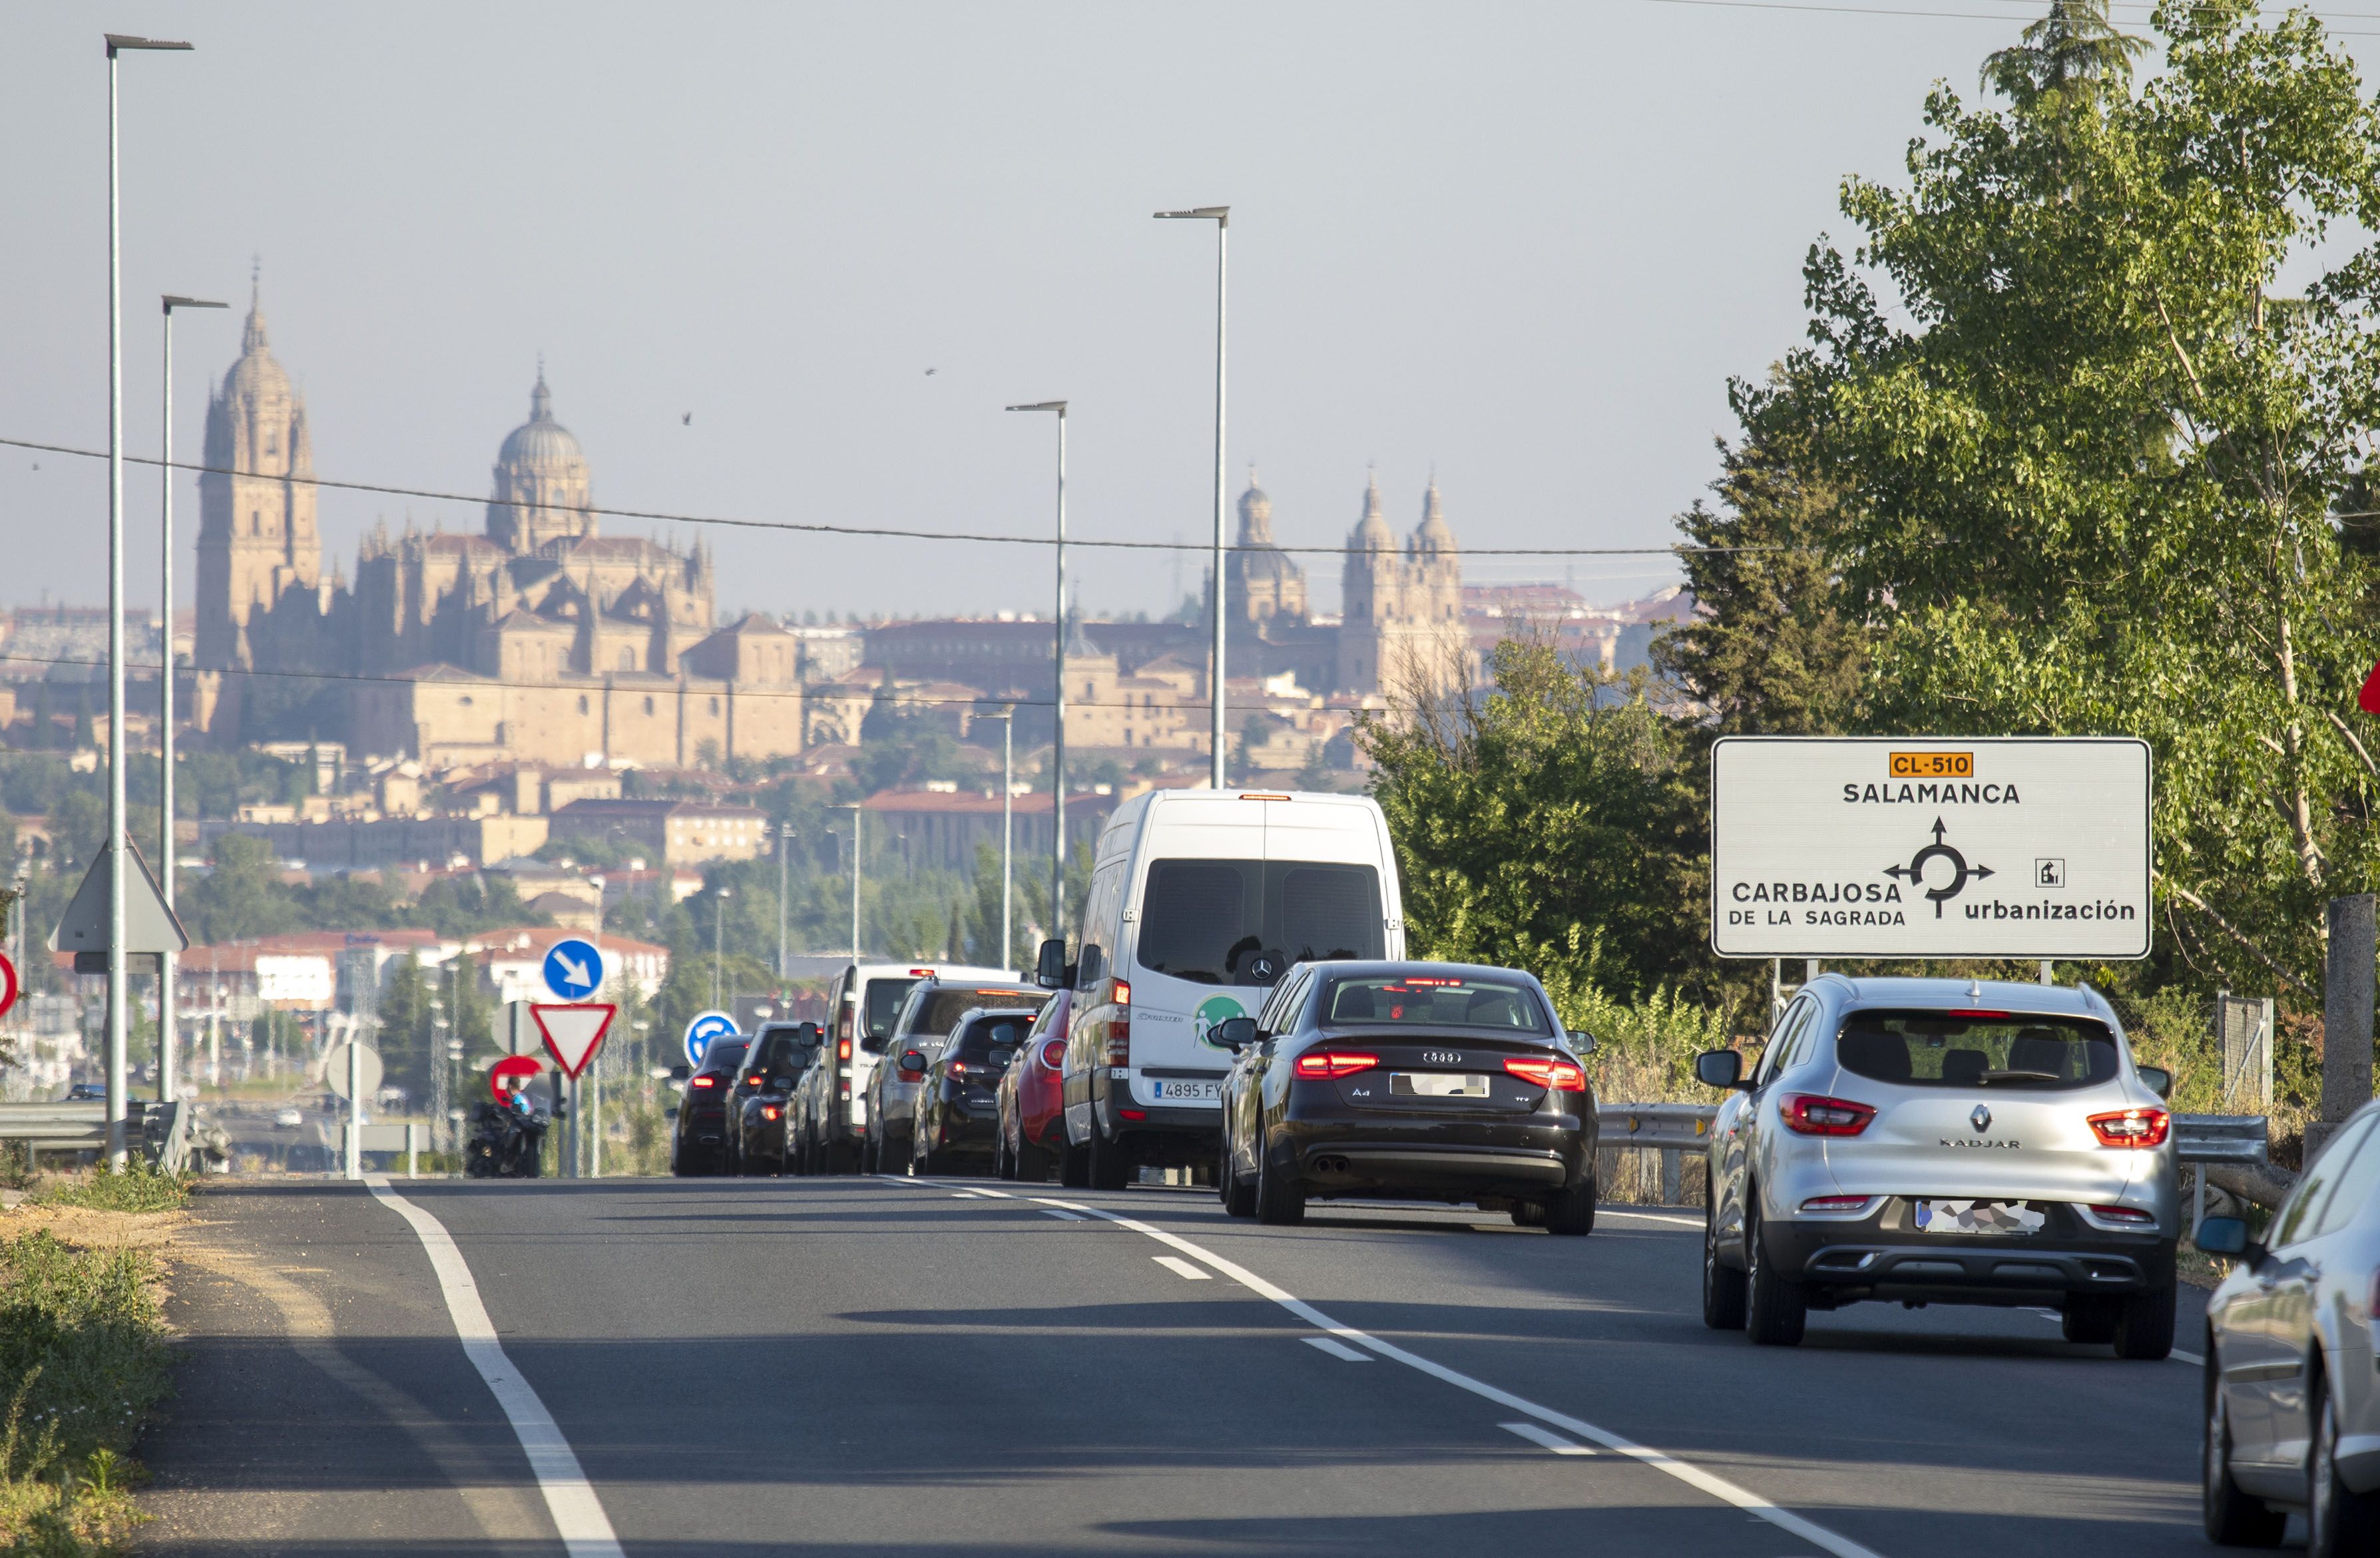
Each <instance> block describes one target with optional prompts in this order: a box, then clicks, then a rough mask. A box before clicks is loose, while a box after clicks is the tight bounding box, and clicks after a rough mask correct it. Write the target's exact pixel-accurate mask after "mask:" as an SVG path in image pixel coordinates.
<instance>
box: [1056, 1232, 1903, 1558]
mask: <svg viewBox="0 0 2380 1558" xmlns="http://www.w3.org/2000/svg"><path fill="white" fill-rule="evenodd" d="M1033 1199H1034V1200H1036V1201H1039V1202H1043V1203H1044V1204H1045V1205H1047V1204H1055V1203H1053V1202H1049V1201H1048V1200H1047V1198H1045V1197H1040V1196H1036V1197H1034V1198H1033ZM1067 1204H1069V1205H1072V1204H1074V1203H1072V1202H1069V1203H1067ZM1085 1210H1086V1211H1087V1212H1088V1213H1089V1214H1091V1215H1092V1216H1094V1217H1097V1218H1099V1219H1100V1220H1101V1221H1103V1222H1109V1223H1113V1224H1115V1225H1117V1226H1119V1227H1124V1228H1129V1229H1131V1230H1132V1231H1133V1232H1134V1233H1136V1234H1141V1235H1144V1236H1146V1237H1147V1238H1153V1239H1155V1240H1157V1241H1158V1242H1159V1243H1160V1244H1164V1245H1170V1246H1172V1248H1173V1249H1175V1250H1181V1251H1182V1252H1183V1253H1184V1254H1185V1255H1193V1256H1196V1258H1197V1259H1199V1260H1201V1261H1204V1262H1206V1263H1207V1264H1208V1265H1210V1266H1212V1267H1214V1268H1215V1269H1216V1270H1217V1271H1219V1272H1220V1273H1222V1274H1224V1275H1225V1276H1228V1277H1230V1278H1231V1279H1232V1280H1233V1281H1234V1282H1236V1283H1238V1284H1239V1285H1240V1286H1243V1287H1245V1288H1247V1289H1248V1290H1249V1291H1250V1292H1252V1293H1255V1294H1257V1295H1258V1296H1259V1297H1261V1298H1269V1299H1271V1300H1272V1301H1273V1302H1274V1303H1276V1304H1279V1305H1280V1306H1281V1308H1282V1309H1285V1310H1288V1311H1289V1312H1290V1313H1292V1314H1293V1315H1295V1316H1297V1318H1298V1319H1300V1320H1302V1321H1304V1322H1305V1323H1307V1324H1308V1325H1311V1326H1313V1327H1314V1328H1315V1329H1316V1330H1318V1331H1321V1332H1325V1333H1327V1334H1329V1335H1333V1336H1336V1337H1338V1338H1339V1339H1340V1340H1341V1341H1342V1342H1345V1343H1348V1344H1349V1345H1351V1346H1361V1347H1367V1348H1369V1349H1370V1350H1371V1351H1373V1352H1376V1353H1378V1355H1379V1356H1381V1357H1382V1358H1386V1359H1393V1360H1395V1361H1396V1362H1399V1363H1402V1364H1403V1365H1404V1366H1405V1367H1407V1368H1408V1369H1415V1370H1418V1371H1421V1372H1422V1373H1425V1374H1427V1375H1429V1376H1430V1377H1431V1378H1432V1379H1436V1380H1441V1381H1443V1382H1445V1383H1448V1384H1451V1385H1452V1386H1454V1387H1455V1388H1456V1389H1457V1390H1465V1391H1469V1392H1470V1393H1471V1394H1472V1395H1476V1396H1480V1397H1482V1398H1484V1399H1486V1400H1488V1401H1492V1402H1494V1403H1496V1404H1497V1405H1498V1406H1500V1407H1511V1408H1512V1410H1513V1411H1516V1412H1520V1413H1523V1414H1524V1415H1525V1416H1528V1417H1531V1418H1535V1419H1536V1420H1537V1421H1539V1422H1541V1423H1546V1424H1549V1425H1550V1426H1552V1427H1554V1428H1558V1429H1560V1430H1562V1431H1564V1432H1566V1433H1574V1434H1576V1435H1578V1436H1579V1437H1580V1438H1582V1439H1592V1440H1594V1441H1595V1442H1596V1443H1598V1444H1600V1445H1602V1446H1603V1447H1604V1448H1606V1449H1608V1450H1615V1451H1617V1452H1619V1453H1620V1454H1621V1455H1627V1456H1629V1457H1631V1458H1632V1459H1634V1460H1637V1461H1641V1462H1643V1463H1644V1464H1645V1465H1646V1466H1649V1467H1653V1468H1654V1469H1655V1470H1656V1471H1660V1472H1665V1473H1667V1474H1668V1475H1670V1476H1671V1477H1674V1478H1676V1479H1678V1480H1679V1481H1681V1482H1683V1483H1685V1484H1686V1485H1687V1486H1688V1487H1690V1488H1695V1489H1699V1490H1700V1491H1702V1492H1706V1493H1708V1494H1709V1495H1711V1497H1713V1498H1715V1499H1718V1500H1720V1501H1722V1502H1724V1503H1727V1504H1733V1505H1735V1507H1736V1508H1738V1509H1741V1510H1743V1512H1744V1513H1745V1514H1747V1515H1751V1516H1755V1517H1756V1518H1758V1519H1762V1520H1766V1521H1767V1522H1768V1523H1769V1524H1770V1525H1772V1526H1775V1527H1777V1528H1779V1529H1780V1530H1784V1531H1789V1532H1791V1534H1792V1535H1794V1536H1797V1537H1799V1538H1801V1539H1802V1540H1803V1541H1806V1542H1808V1543H1809V1544H1810V1545H1811V1546H1813V1547H1815V1548H1818V1549H1820V1550H1822V1551H1824V1552H1831V1553H1833V1554H1834V1555H1835V1558H1879V1555H1878V1554H1877V1553H1876V1551H1875V1550H1874V1549H1873V1548H1868V1547H1863V1546H1861V1545H1860V1544H1859V1543H1858V1542H1855V1541H1853V1540H1851V1538H1849V1537H1846V1536H1840V1535H1838V1534H1837V1533H1835V1532H1833V1531H1830V1530H1828V1528H1826V1527H1824V1526H1821V1525H1819V1524H1817V1523H1816V1522H1815V1521H1813V1520H1805V1519H1803V1517H1802V1516H1799V1515H1796V1514H1794V1513H1793V1512H1792V1511H1791V1510H1790V1509H1783V1508H1779V1506H1778V1505H1777V1504H1772V1503H1770V1502H1769V1501H1768V1500H1767V1499H1765V1498H1763V1497H1761V1496H1760V1495H1759V1494H1758V1493H1755V1492H1753V1491H1752V1490H1751V1489H1749V1488H1744V1487H1740V1486H1738V1485H1737V1484H1735V1483H1733V1482H1730V1481H1729V1480H1728V1479H1726V1478H1724V1477H1720V1476H1718V1475H1716V1474H1714V1473H1711V1472H1707V1471H1705V1470H1704V1469H1703V1468H1702V1467H1698V1466H1695V1465H1694V1464H1693V1463H1692V1462H1690V1461H1682V1460H1680V1459H1678V1458H1677V1457H1676V1456H1674V1455H1668V1454H1666V1453H1664V1452H1662V1451H1659V1450H1656V1449H1653V1448H1651V1447H1649V1446H1647V1445H1644V1444H1639V1443H1636V1442H1635V1441H1633V1440H1632V1439H1625V1438H1622V1437H1621V1435H1619V1434H1616V1433H1614V1432H1612V1431H1610V1430H1609V1429H1604V1428H1597V1427H1596V1426H1595V1424H1593V1423H1590V1422H1586V1421H1585V1420H1583V1419H1578V1418H1573V1417H1572V1416H1570V1415H1569V1414H1568V1413H1566V1412H1557V1411H1555V1410H1554V1409H1553V1408H1552V1407H1540V1406H1538V1405H1537V1404H1536V1402H1534V1401H1531V1400H1529V1399H1528V1398H1527V1397H1526V1396H1521V1395H1513V1394H1512V1392H1511V1391H1508V1390H1502V1389H1500V1388H1498V1387H1497V1386H1495V1385H1491V1384H1489V1383H1487V1382H1486V1381H1484V1380H1475V1379H1473V1378H1472V1377H1471V1376H1470V1375H1468V1374H1465V1373H1463V1372H1462V1371H1459V1370H1454V1369H1450V1368H1448V1367H1447V1366H1446V1365H1445V1364H1443V1363H1438V1362H1434V1361H1432V1360H1431V1359H1427V1358H1424V1357H1422V1356H1421V1355H1420V1354H1419V1353H1415V1352H1408V1351H1406V1350H1405V1349H1404V1348H1403V1347H1397V1346H1395V1345H1393V1344H1391V1343H1389V1342H1384V1341H1381V1340H1380V1339H1379V1338H1378V1337H1377V1336H1373V1335H1368V1334H1366V1333H1365V1332H1362V1331H1358V1330H1356V1329H1355V1328H1354V1326H1352V1325H1342V1324H1340V1323H1339V1322H1337V1321H1335V1320H1333V1319H1331V1318H1330V1316H1329V1315H1327V1314H1325V1313H1323V1312H1322V1311H1321V1310H1318V1309H1316V1308H1315V1307H1314V1306H1313V1305H1312V1304H1309V1303H1307V1302H1306V1301H1305V1300H1304V1299H1303V1298H1298V1297H1297V1296H1296V1295H1295V1294H1293V1293H1290V1292H1288V1291H1287V1290H1285V1289H1283V1288H1281V1287H1276V1286H1273V1285H1272V1284H1271V1283H1269V1282H1267V1281H1266V1280H1265V1279H1264V1278H1262V1277H1260V1276H1258V1275H1257V1274H1256V1273H1254V1272H1252V1271H1250V1270H1248V1269H1247V1268H1246V1267H1245V1266H1243V1265H1241V1264H1239V1263H1238V1262H1234V1261H1227V1260H1225V1259H1223V1257H1221V1256H1220V1255H1218V1254H1216V1253H1215V1252H1214V1251H1212V1250H1206V1249H1202V1248H1201V1247H1200V1246H1198V1245H1196V1244H1193V1243H1191V1242H1190V1241H1189V1240H1188V1239H1186V1238H1182V1237H1181V1236H1180V1235H1178V1234H1170V1233H1167V1232H1166V1231H1165V1230H1164V1229H1163V1228H1159V1227H1152V1226H1149V1225H1148V1224H1147V1223H1144V1222H1141V1221H1139V1220H1138V1219H1137V1218H1133V1217H1124V1216H1120V1215H1119V1214H1115V1213H1113V1212H1103V1211H1101V1210H1099V1208H1098V1207H1087V1208H1085Z"/></svg>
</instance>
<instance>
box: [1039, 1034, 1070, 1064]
mask: <svg viewBox="0 0 2380 1558" xmlns="http://www.w3.org/2000/svg"><path fill="white" fill-rule="evenodd" d="M1041 1064H1042V1065H1043V1066H1045V1067H1047V1068H1048V1069H1050V1070H1052V1071H1062V1070H1064V1069H1066V1041H1065V1040H1063V1039H1044V1040H1043V1041H1042V1042H1041Z"/></svg>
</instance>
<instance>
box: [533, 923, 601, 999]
mask: <svg viewBox="0 0 2380 1558" xmlns="http://www.w3.org/2000/svg"><path fill="white" fill-rule="evenodd" d="M602 986H603V950H602V948H600V947H597V946H596V945H595V944H594V943H593V942H591V941H589V940H587V939H586V938H585V937H583V936H571V937H568V938H567V939H565V940H562V941H557V942H555V943H554V944H553V947H551V948H548V949H547V951H546V954H545V987H546V988H547V989H549V990H551V991H553V993H554V995H555V996H556V997H557V998H559V999H562V1000H565V1001H584V1000H586V999H588V998H589V996H593V995H594V994H595V992H596V991H597V990H600V989H601V988H602Z"/></svg>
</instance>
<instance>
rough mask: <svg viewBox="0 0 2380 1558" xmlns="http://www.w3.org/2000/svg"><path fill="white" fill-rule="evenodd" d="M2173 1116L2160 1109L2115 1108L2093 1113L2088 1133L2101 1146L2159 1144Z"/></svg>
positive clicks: (2161, 1143)
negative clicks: (2115, 1109)
mask: <svg viewBox="0 0 2380 1558" xmlns="http://www.w3.org/2000/svg"><path fill="white" fill-rule="evenodd" d="M2172 1128H2173V1117H2172V1116H2171V1115H2168V1114H2167V1113H2166V1112H2165V1111H2164V1110H2163V1109H2118V1110H2117V1111H2115V1112H2114V1113H2113V1114H2107V1115H2093V1116H2092V1117H2091V1133H2092V1134H2093V1135H2095V1136H2096V1137H2097V1138H2098V1139H2099V1145H2101V1146H2102V1147H2162V1146H2164V1145H2165V1138H2166V1132H2167V1131H2168V1130H2170V1129H2172Z"/></svg>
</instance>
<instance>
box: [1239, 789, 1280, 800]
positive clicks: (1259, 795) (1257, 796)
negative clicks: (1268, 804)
mask: <svg viewBox="0 0 2380 1558" xmlns="http://www.w3.org/2000/svg"><path fill="white" fill-rule="evenodd" d="M1240 799H1241V800H1243V801H1286V800H1288V799H1289V797H1288V796H1286V795H1270V794H1266V793H1264V792H1262V791H1251V792H1249V793H1246V794H1244V795H1242V796H1241V797H1240Z"/></svg>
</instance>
